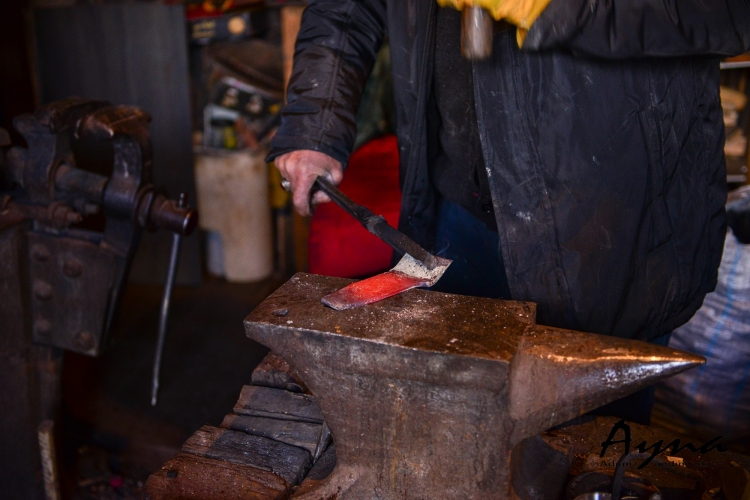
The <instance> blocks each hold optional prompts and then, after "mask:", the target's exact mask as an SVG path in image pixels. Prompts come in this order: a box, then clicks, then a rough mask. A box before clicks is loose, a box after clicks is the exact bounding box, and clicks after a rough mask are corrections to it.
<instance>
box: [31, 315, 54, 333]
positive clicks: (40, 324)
mask: <svg viewBox="0 0 750 500" xmlns="http://www.w3.org/2000/svg"><path fill="white" fill-rule="evenodd" d="M34 330H35V331H36V333H38V334H39V335H48V334H49V333H50V332H51V331H52V323H50V322H49V321H47V320H46V319H38V320H36V321H35V322H34Z"/></svg>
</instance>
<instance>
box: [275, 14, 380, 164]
mask: <svg viewBox="0 0 750 500" xmlns="http://www.w3.org/2000/svg"><path fill="white" fill-rule="evenodd" d="M385 18H386V8H385V0H311V1H310V2H309V4H308V6H307V8H306V9H305V12H304V14H303V15H302V25H301V27H300V31H299V35H298V37H297V45H296V48H295V54H294V67H293V69H292V76H291V79H290V81H289V86H288V88H287V105H286V106H285V107H284V109H283V111H282V113H281V126H280V127H279V130H278V132H277V133H276V135H275V136H274V138H273V140H272V141H271V154H270V155H269V157H268V160H269V161H270V160H272V159H274V158H275V157H277V156H279V155H281V154H284V153H287V152H290V151H294V150H298V149H311V150H314V151H320V152H323V153H325V154H327V155H329V156H332V157H333V158H335V159H337V160H338V161H340V162H341V163H342V164H343V165H346V163H347V161H348V159H349V155H350V153H351V149H352V146H353V144H354V139H355V137H356V133H357V127H356V123H355V115H356V112H357V107H358V105H359V101H360V98H361V96H362V92H363V89H364V86H365V83H366V81H367V77H368V75H369V73H370V70H371V69H372V66H373V64H374V61H375V56H376V53H377V51H378V49H379V48H380V45H381V43H382V41H383V37H384V34H385Z"/></svg>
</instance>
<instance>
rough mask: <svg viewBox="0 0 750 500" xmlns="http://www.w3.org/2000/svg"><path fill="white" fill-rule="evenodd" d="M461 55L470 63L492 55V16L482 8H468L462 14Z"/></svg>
mask: <svg viewBox="0 0 750 500" xmlns="http://www.w3.org/2000/svg"><path fill="white" fill-rule="evenodd" d="M461 53H462V54H463V56H464V58H466V59H468V60H470V61H481V60H482V59H487V58H488V57H490V56H491V55H492V16H491V15H490V13H489V12H487V11H486V10H485V9H483V8H482V7H477V6H472V7H466V8H465V9H464V10H463V12H462V14H461Z"/></svg>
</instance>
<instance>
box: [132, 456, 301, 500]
mask: <svg viewBox="0 0 750 500" xmlns="http://www.w3.org/2000/svg"><path fill="white" fill-rule="evenodd" d="M290 492H291V487H290V485H289V484H288V483H287V482H286V481H284V479H282V478H281V477H279V476H277V475H276V474H274V473H272V472H267V471H263V470H260V469H256V468H254V467H247V466H244V465H239V464H235V463H232V462H224V461H221V460H215V459H212V458H206V457H201V456H197V455H193V454H190V453H182V452H181V453H178V454H177V455H175V456H174V457H172V458H171V459H170V460H169V461H168V462H167V463H165V464H164V465H163V466H162V468H161V469H159V470H158V471H156V472H154V473H153V474H151V476H150V477H149V478H148V480H147V481H146V495H147V498H150V499H151V500H172V499H174V500H176V499H180V500H285V499H287V498H289V495H290Z"/></svg>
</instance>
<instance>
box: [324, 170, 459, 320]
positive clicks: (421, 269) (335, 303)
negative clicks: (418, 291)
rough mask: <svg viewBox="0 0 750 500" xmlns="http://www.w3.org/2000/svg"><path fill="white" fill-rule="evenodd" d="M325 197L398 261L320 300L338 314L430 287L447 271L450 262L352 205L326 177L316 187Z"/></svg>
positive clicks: (357, 206) (381, 218) (380, 217)
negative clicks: (391, 251)
mask: <svg viewBox="0 0 750 500" xmlns="http://www.w3.org/2000/svg"><path fill="white" fill-rule="evenodd" d="M314 187H317V188H318V189H320V190H321V191H323V192H324V193H326V194H327V195H328V196H329V197H330V198H331V199H332V200H333V201H334V202H336V204H337V205H339V206H340V207H341V208H343V209H344V210H345V211H346V212H348V213H349V214H350V215H351V216H352V217H354V218H355V219H357V221H359V223H360V224H362V225H363V226H364V227H365V229H367V230H368V231H369V232H371V233H372V234H374V235H375V236H377V237H378V238H380V239H381V240H382V241H384V242H385V243H387V244H388V245H390V246H391V248H393V249H394V250H395V251H396V252H398V253H399V254H403V257H402V258H401V261H399V263H398V264H397V265H396V267H394V268H393V269H391V270H390V271H388V272H386V273H382V274H379V275H377V276H373V277H372V278H368V279H365V280H362V281H358V282H356V283H353V284H351V285H349V286H346V287H344V288H342V289H341V290H338V291H336V292H334V293H332V294H329V295H326V296H325V297H323V298H322V299H321V300H322V302H323V303H324V304H326V305H327V306H330V307H332V308H334V309H337V310H343V309H351V308H353V307H358V306H362V305H365V304H371V303H373V302H377V301H379V300H382V299H385V298H387V297H391V296H393V295H396V294H398V293H401V292H404V291H406V290H409V289H411V288H415V287H430V286H432V285H434V284H435V283H437V281H438V280H439V279H440V277H441V276H442V275H443V273H445V270H446V269H448V266H449V265H450V264H451V262H452V261H451V260H449V259H444V258H442V257H436V256H435V255H432V254H431V253H430V252H428V251H427V250H425V249H424V248H422V247H421V246H420V245H419V244H417V242H415V241H414V240H412V239H411V238H409V237H408V236H406V235H405V234H404V233H402V232H401V231H399V230H397V229H395V228H393V227H391V226H390V225H389V224H388V222H387V221H386V220H385V219H384V218H383V217H382V216H380V215H375V214H374V213H373V212H372V211H371V210H370V209H368V208H366V207H363V206H362V205H358V204H356V203H354V202H353V201H352V200H351V199H349V197H347V196H346V195H345V194H344V193H342V192H341V190H339V189H338V188H337V187H336V186H334V185H333V184H332V183H331V182H330V181H329V180H328V179H326V178H325V177H320V176H319V177H318V178H317V179H316V180H315V186H314Z"/></svg>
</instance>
